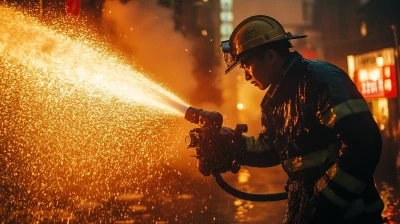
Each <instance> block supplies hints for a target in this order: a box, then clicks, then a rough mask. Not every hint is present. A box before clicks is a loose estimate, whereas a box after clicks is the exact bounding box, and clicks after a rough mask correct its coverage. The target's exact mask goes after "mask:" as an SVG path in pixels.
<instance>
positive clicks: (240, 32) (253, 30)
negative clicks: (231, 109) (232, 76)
mask: <svg viewBox="0 0 400 224" xmlns="http://www.w3.org/2000/svg"><path fill="white" fill-rule="evenodd" d="M305 37H307V36H306V35H292V34H291V33H290V32H285V29H283V27H282V25H281V24H280V23H279V22H278V21H276V20H275V19H274V18H272V17H269V16H264V15H256V16H251V17H249V18H247V19H245V20H243V21H242V22H241V23H240V24H239V25H238V26H237V27H236V28H235V29H234V30H233V32H232V34H231V36H230V38H229V40H225V41H222V42H221V48H222V53H223V54H224V61H225V63H226V66H227V67H228V68H227V69H226V71H225V74H227V73H228V72H230V71H231V70H232V69H233V68H234V67H236V66H237V65H238V64H239V62H240V60H241V59H242V58H243V55H244V53H245V52H247V51H248V50H250V49H253V48H255V47H258V46H260V45H263V44H266V43H272V42H277V41H282V40H290V39H299V38H305Z"/></svg>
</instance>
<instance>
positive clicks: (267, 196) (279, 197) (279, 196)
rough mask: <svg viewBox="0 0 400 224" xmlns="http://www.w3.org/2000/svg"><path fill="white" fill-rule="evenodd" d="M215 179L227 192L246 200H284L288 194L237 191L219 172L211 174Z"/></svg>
mask: <svg viewBox="0 0 400 224" xmlns="http://www.w3.org/2000/svg"><path fill="white" fill-rule="evenodd" d="M213 176H214V178H215V181H216V182H217V184H218V185H219V186H220V187H221V188H222V189H224V191H226V192H227V193H229V194H231V195H233V196H235V197H237V198H240V199H243V200H247V201H258V202H265V201H281V200H285V199H287V198H288V194H287V193H286V192H282V193H275V194H251V193H247V192H243V191H239V190H237V189H235V188H233V187H232V186H230V185H229V184H228V183H226V182H225V180H224V179H223V178H222V176H221V174H219V173H218V174H213Z"/></svg>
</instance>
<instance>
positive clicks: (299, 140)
mask: <svg viewBox="0 0 400 224" xmlns="http://www.w3.org/2000/svg"><path fill="white" fill-rule="evenodd" d="M282 73H283V74H282V78H281V79H280V80H279V81H278V82H276V83H275V84H272V85H271V86H270V87H269V89H268V90H267V92H266V95H265V97H264V99H263V100H262V102H261V110H262V119H261V120H262V131H261V133H260V135H259V136H258V137H245V139H246V145H247V151H246V153H245V155H244V157H243V158H242V161H241V164H242V165H249V166H256V167H269V166H275V165H278V164H281V165H282V167H283V169H284V170H285V172H286V173H287V174H288V176H289V180H288V184H287V186H286V187H285V189H286V191H287V192H288V194H289V198H288V207H287V214H286V216H285V218H284V223H345V222H349V223H354V220H356V221H357V220H358V221H360V220H361V219H363V218H364V219H368V221H369V222H368V223H381V221H380V220H381V212H382V210H383V207H384V205H383V202H382V200H381V198H380V196H379V193H378V191H377V189H376V187H375V183H374V179H373V173H374V171H375V168H376V165H377V163H378V161H379V157H380V153H381V149H382V139H381V134H380V131H379V128H378V126H377V124H376V122H375V120H374V119H373V117H372V114H371V112H370V110H369V107H368V105H367V103H366V102H365V100H364V99H363V97H362V95H361V94H360V93H359V91H358V90H357V88H356V86H355V85H354V83H353V82H352V80H351V79H350V78H349V76H348V75H347V74H346V73H345V72H344V71H343V70H341V69H339V68H338V67H336V66H334V65H332V64H329V63H327V62H323V61H314V60H307V59H304V58H303V57H302V56H301V55H300V54H299V53H297V52H293V53H292V55H291V57H290V58H289V59H288V60H287V61H286V62H285V65H284V69H283V70H282ZM365 217H367V218H365ZM357 223H358V222H357Z"/></svg>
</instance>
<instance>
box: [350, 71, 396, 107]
mask: <svg viewBox="0 0 400 224" xmlns="http://www.w3.org/2000/svg"><path fill="white" fill-rule="evenodd" d="M354 83H355V84H356V86H357V89H358V90H359V91H360V92H361V94H362V95H363V96H364V98H365V99H372V98H379V97H386V98H390V97H396V96H397V85H396V73H395V69H394V66H393V65H390V66H382V67H375V68H372V69H368V70H367V69H360V70H358V71H355V73H354Z"/></svg>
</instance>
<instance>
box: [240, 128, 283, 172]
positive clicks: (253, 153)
mask: <svg viewBox="0 0 400 224" xmlns="http://www.w3.org/2000/svg"><path fill="white" fill-rule="evenodd" d="M243 138H244V140H245V142H246V147H245V153H244V155H243V156H242V158H241V160H240V164H241V165H244V166H253V167H271V166H276V165H279V164H280V159H279V156H278V153H276V151H275V150H273V149H272V147H271V146H270V145H269V144H268V143H267V141H266V140H265V139H266V137H265V136H264V134H263V133H260V135H259V136H258V137H254V136H243Z"/></svg>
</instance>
